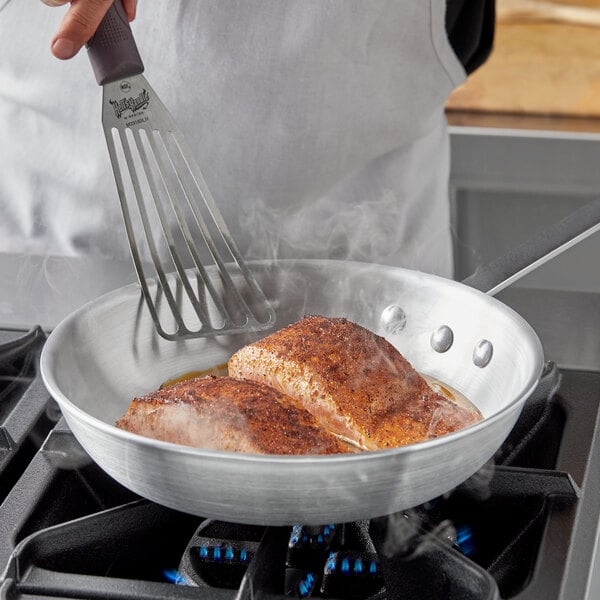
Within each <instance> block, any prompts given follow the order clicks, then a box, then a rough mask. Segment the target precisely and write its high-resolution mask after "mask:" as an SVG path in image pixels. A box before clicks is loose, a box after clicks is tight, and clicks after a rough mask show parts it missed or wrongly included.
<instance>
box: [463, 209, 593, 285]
mask: <svg viewBox="0 0 600 600" xmlns="http://www.w3.org/2000/svg"><path fill="white" fill-rule="evenodd" d="M596 231H600V198H598V199H596V200H593V201H592V202H590V203H589V204H586V205H585V206H582V207H581V208H580V209H579V210H577V211H575V212H574V213H572V214H570V215H568V216H567V217H565V218H564V219H563V220H562V221H559V222H558V223H556V224H554V225H552V226H550V227H548V228H547V229H545V230H544V231H542V232H540V233H539V234H537V235H535V236H533V237H532V238H531V239H530V240H527V241H526V242H524V243H523V244H521V245H519V246H517V247H516V248H513V249H512V250H510V251H509V252H507V253H506V254H504V255H503V256H500V257H499V258H497V259H495V260H493V261H492V262H491V263H489V264H488V265H486V266H485V267H481V268H479V269H477V270H476V271H475V272H474V273H473V274H472V275H469V277H467V278H466V279H463V283H464V284H466V285H468V286H470V287H472V288H475V289H477V290H480V291H482V292H486V293H487V294H489V295H490V296H495V295H496V294H497V293H498V292H500V291H502V290H503V289H504V288H506V287H508V286H509V285H511V284H512V283H514V282H515V281H518V280H519V279H521V277H524V276H525V275H527V274H528V273H531V272H532V271H535V270H536V269H537V268H538V267H540V266H541V265H543V264H544V263H546V262H548V261H549V260H551V259H553V258H554V257H555V256H558V255H559V254H562V253H563V252H564V251H565V250H567V249H569V248H571V247H572V246H575V244H578V243H579V242H581V241H582V240H584V239H585V238H587V237H589V236H590V235H592V234H593V233H595V232H596Z"/></svg>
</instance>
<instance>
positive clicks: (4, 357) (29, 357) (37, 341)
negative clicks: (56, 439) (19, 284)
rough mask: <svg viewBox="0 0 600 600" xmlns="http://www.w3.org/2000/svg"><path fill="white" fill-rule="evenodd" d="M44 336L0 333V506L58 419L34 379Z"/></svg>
mask: <svg viewBox="0 0 600 600" xmlns="http://www.w3.org/2000/svg"><path fill="white" fill-rule="evenodd" d="M45 339H46V336H45V334H44V332H43V331H42V330H41V329H40V328H39V327H35V328H33V329H32V330H31V331H29V332H27V333H25V334H23V333H22V332H0V502H1V501H2V500H3V499H4V498H5V496H6V495H7V493H8V492H9V490H10V489H11V488H12V486H13V485H14V483H15V482H16V481H17V479H18V477H19V476H20V475H21V473H22V472H23V470H24V469H25V467H26V466H27V464H28V463H29V461H30V460H31V458H32V457H33V455H34V454H35V452H36V451H37V450H38V449H39V447H40V446H41V444H42V442H43V440H44V438H45V437H46V435H47V434H48V432H49V431H50V429H51V428H52V426H53V425H54V424H55V423H56V422H57V421H58V419H59V418H60V413H59V410H58V406H57V405H56V404H55V403H54V401H53V400H51V399H50V398H49V396H48V392H47V391H46V388H45V387H44V385H43V383H42V381H41V378H40V377H39V376H38V366H39V355H40V351H41V349H42V346H43V344H44V341H45Z"/></svg>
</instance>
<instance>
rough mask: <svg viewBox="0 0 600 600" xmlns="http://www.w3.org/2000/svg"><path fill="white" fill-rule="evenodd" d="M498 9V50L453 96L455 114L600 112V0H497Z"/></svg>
mask: <svg viewBox="0 0 600 600" xmlns="http://www.w3.org/2000/svg"><path fill="white" fill-rule="evenodd" d="M555 8H558V9H560V10H554V9H555ZM565 9H568V11H565ZM573 9H575V10H573ZM569 11H570V12H569ZM586 11H588V12H586ZM497 13H498V21H497V25H496V38H495V44H494V49H493V51H492V54H491V56H490V58H489V59H488V61H487V62H486V63H485V64H484V65H483V66H482V67H480V68H479V69H478V70H477V71H476V72H475V73H473V74H472V75H471V77H470V78H469V80H468V81H467V83H465V84H464V85H462V86H461V87H459V88H458V89H457V90H455V92H454V93H453V95H452V96H451V97H450V99H449V100H448V104H447V108H448V111H449V115H450V118H451V120H453V119H458V120H460V119H461V117H460V115H455V116H454V117H453V116H452V112H458V113H465V115H466V114H467V113H469V112H471V113H482V112H483V113H496V114H504V115H506V114H512V115H530V116H531V115H534V116H538V117H539V116H560V117H563V118H565V117H566V118H569V117H576V118H581V117H591V118H592V119H596V118H600V0H579V1H572V0H562V1H560V2H558V1H557V2H545V1H542V0H497ZM464 118H466V117H465V116H463V120H464Z"/></svg>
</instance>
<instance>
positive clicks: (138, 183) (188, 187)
mask: <svg viewBox="0 0 600 600" xmlns="http://www.w3.org/2000/svg"><path fill="white" fill-rule="evenodd" d="M88 53H89V56H90V60H91V62H92V67H93V68H94V73H95V75H96V80H97V81H98V84H99V85H102V86H103V99H102V125H103V127H104V134H105V137H106V143H107V146H108V151H109V156H110V161H111V164H112V168H113V172H114V176H115V182H116V185H117V192H118V195H119V199H120V202H121V209H122V213H123V219H124V222H125V229H126V233H127V238H128V241H129V247H130V249H131V255H132V258H133V263H134V266H135V270H136V272H137V275H138V279H139V283H140V286H141V290H142V294H143V297H144V300H145V301H146V304H147V307H148V309H149V310H150V313H151V315H152V319H153V321H154V324H155V326H156V330H157V332H158V333H159V334H160V335H161V336H162V337H164V338H166V339H169V340H177V339H182V338H193V337H203V336H207V335H220V334H230V333H241V332H248V331H259V330H264V329H268V328H270V327H272V326H273V324H274V322H275V311H274V310H273V307H272V306H271V304H270V303H269V301H268V300H267V298H266V296H265V294H264V293H263V291H262V290H261V288H260V286H259V285H258V282H257V281H256V279H255V278H254V276H253V274H252V273H251V271H250V269H249V268H248V266H247V265H246V263H245V262H244V260H243V258H242V256H241V254H240V252H239V251H238V249H237V247H236V245H235V242H234V240H233V238H232V236H231V234H230V233H229V230H228V228H227V225H226V223H225V221H224V219H223V217H222V215H221V214H220V212H219V210H218V208H217V205H216V203H215V201H214V199H213V197H212V195H211V193H210V190H209V189H208V186H207V185H206V183H205V181H204V177H203V176H202V173H201V171H200V169H199V167H198V165H197V164H196V162H195V160H194V158H193V155H192V153H191V152H190V150H189V148H188V147H187V144H186V142H185V139H184V136H183V134H182V133H181V131H180V130H179V128H178V127H177V125H176V123H175V122H174V120H173V118H172V117H171V115H170V114H169V111H168V110H167V109H166V107H165V106H164V104H163V103H162V102H161V101H160V99H159V97H158V96H157V94H156V93H155V91H154V90H153V89H152V87H151V86H150V84H149V83H148V81H147V80H146V78H145V77H144V76H143V75H142V72H143V70H144V66H143V63H142V60H141V58H140V56H139V53H138V51H137V47H136V45H135V41H134V39H133V35H132V33H131V29H130V27H129V23H128V21H127V18H126V16H125V12H124V10H123V7H122V5H121V1H120V0H116V2H115V3H114V4H113V6H112V7H111V9H110V10H109V11H108V13H107V15H106V17H105V18H104V20H103V21H102V23H101V24H100V27H99V28H98V31H97V32H96V34H95V35H94V37H93V38H92V39H91V40H90V42H89V43H88ZM144 259H146V260H144Z"/></svg>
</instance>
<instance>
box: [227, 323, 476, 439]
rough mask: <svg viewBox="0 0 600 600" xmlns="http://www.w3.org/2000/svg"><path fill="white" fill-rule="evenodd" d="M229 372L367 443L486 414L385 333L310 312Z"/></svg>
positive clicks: (234, 362)
mask: <svg viewBox="0 0 600 600" xmlns="http://www.w3.org/2000/svg"><path fill="white" fill-rule="evenodd" d="M228 368H229V375H230V376H232V377H243V378H245V379H252V380H254V381H257V382H260V383H264V384H267V385H269V386H272V387H274V388H275V389H277V390H279V391H280V392H282V393H284V394H286V395H289V396H291V397H293V398H295V399H296V400H297V401H298V402H299V403H300V404H301V405H302V406H303V407H304V408H306V410H308V411H309V412H310V413H312V415H313V416H314V417H315V418H316V419H317V421H318V423H319V424H320V425H321V426H322V427H324V428H326V429H328V430H330V431H332V432H334V433H336V434H338V435H340V436H342V437H343V438H346V439H348V440H349V441H351V442H352V443H354V444H356V445H358V446H360V447H361V448H363V449H366V450H377V449H382V448H391V447H395V446H402V445H406V444H412V443H414V442H419V441H423V440H427V439H431V438H435V437H438V436H441V435H445V434H447V433H450V432H452V431H456V430H458V429H461V428H463V427H466V426H468V425H471V424H473V423H476V422H477V421H479V420H481V418H482V417H481V414H480V413H479V411H477V410H476V409H473V410H470V409H468V408H464V407H462V406H459V405H457V404H455V403H454V402H452V401H450V400H449V399H447V398H446V397H445V396H442V395H441V394H439V393H437V392H436V391H434V390H433V389H432V388H431V387H430V386H429V385H428V383H427V382H426V381H425V380H424V379H423V377H421V376H420V375H419V373H417V372H416V371H415V369H413V367H412V366H411V365H410V364H409V362H408V361H407V360H406V359H405V358H404V357H403V356H402V355H401V354H400V353H399V352H398V351H397V350H396V349H395V348H394V347H393V346H392V345H391V344H390V343H389V342H387V341H386V340H385V339H384V338H383V337H380V336H378V335H376V334H374V333H373V332H371V331H369V330H368V329H365V328H364V327H361V326H359V325H357V324H355V323H352V322H351V321H348V320H346V319H342V318H326V317H319V316H309V317H305V318H304V319H301V320H300V321H298V322H297V323H294V324H292V325H290V326H289V327H286V328H284V329H281V330H279V331H277V332H275V333H273V334H271V335H269V336H267V337H265V338H263V339H261V340H259V341H257V342H254V343H252V344H250V345H248V346H245V347H244V348H242V349H240V350H239V351H238V352H236V353H235V354H234V355H233V356H232V357H231V359H230V360H229V363H228Z"/></svg>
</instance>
